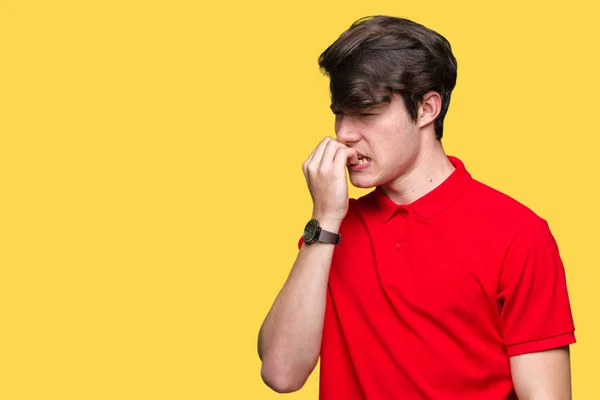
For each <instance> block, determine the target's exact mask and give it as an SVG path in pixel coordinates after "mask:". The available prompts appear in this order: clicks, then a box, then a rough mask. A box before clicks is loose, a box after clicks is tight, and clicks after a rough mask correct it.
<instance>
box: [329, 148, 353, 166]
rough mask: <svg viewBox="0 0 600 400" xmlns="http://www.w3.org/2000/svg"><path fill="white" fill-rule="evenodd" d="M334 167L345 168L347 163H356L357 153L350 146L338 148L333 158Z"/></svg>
mask: <svg viewBox="0 0 600 400" xmlns="http://www.w3.org/2000/svg"><path fill="white" fill-rule="evenodd" d="M333 164H334V166H335V168H336V169H337V168H340V169H345V168H346V166H347V165H348V164H351V165H357V164H358V153H357V152H356V150H354V149H353V148H351V147H346V148H342V149H339V150H338V152H337V153H336V154H335V158H334V159H333Z"/></svg>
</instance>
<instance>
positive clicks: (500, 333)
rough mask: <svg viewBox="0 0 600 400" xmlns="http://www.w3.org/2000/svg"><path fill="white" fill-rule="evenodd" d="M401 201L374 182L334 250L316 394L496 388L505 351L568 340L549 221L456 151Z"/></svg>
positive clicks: (414, 395)
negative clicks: (429, 185)
mask: <svg viewBox="0 0 600 400" xmlns="http://www.w3.org/2000/svg"><path fill="white" fill-rule="evenodd" d="M450 160H451V162H452V164H453V165H454V166H455V167H456V170H455V171H454V172H453V173H452V174H451V175H450V177H448V178H447V179H446V180H445V181H444V182H443V183H442V184H441V185H440V186H438V187H437V188H435V189H434V190H433V191H431V192H430V193H428V194H426V195H425V196H423V197H421V198H420V199H418V200H417V201H415V202H413V203H412V204H409V205H405V206H398V205H396V204H394V203H393V202H392V201H391V200H390V199H389V198H387V197H386V195H385V194H384V193H383V191H382V190H381V189H380V188H377V189H375V190H374V191H373V192H371V193H369V194H368V195H366V196H364V197H361V198H360V199H358V200H354V199H351V200H350V207H349V212H348V214H347V216H346V218H345V219H344V221H343V223H342V225H341V227H340V233H341V234H342V239H341V242H340V244H339V246H337V248H336V249H335V251H334V256H333V260H332V265H331V272H330V277H329V285H328V293H327V304H326V311H325V323H324V330H323V342H322V347H321V367H320V369H321V379H320V399H321V400H359V399H360V400H396V399H406V400H409V399H434V400H436V399H443V400H454V399H456V400H458V399H460V400H469V399H473V400H482V399H485V400H504V399H507V398H508V399H510V398H516V397H514V391H513V384H512V380H511V374H510V367H509V357H510V356H514V355H518V354H523V353H529V352H536V351H541V350H547V349H551V348H556V347H560V346H565V345H568V344H571V343H574V342H575V336H574V333H573V332H574V325H573V319H572V316H571V309H570V305H569V298H568V294H567V286H566V282H565V272H564V268H563V264H562V262H561V258H560V255H559V251H558V248H557V245H556V242H555V240H554V238H553V236H552V234H551V232H550V229H549V227H548V224H547V223H546V221H544V220H543V219H542V218H540V217H539V216H537V215H536V214H534V213H533V212H532V211H531V210H529V209H528V208H527V207H525V206H524V205H522V204H520V203H518V202H517V201H515V200H513V199H512V198H510V197H508V196H506V195H504V194H502V193H500V192H498V191H496V190H494V189H492V188H490V187H488V186H486V185H484V184H482V183H480V182H478V181H476V180H474V179H473V178H472V177H471V175H470V174H469V173H468V172H467V170H466V169H465V167H464V165H463V163H462V162H461V161H460V160H458V159H456V158H453V157H450Z"/></svg>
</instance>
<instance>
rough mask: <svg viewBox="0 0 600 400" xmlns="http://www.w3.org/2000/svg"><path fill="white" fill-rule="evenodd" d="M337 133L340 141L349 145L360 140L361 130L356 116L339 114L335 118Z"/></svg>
mask: <svg viewBox="0 0 600 400" xmlns="http://www.w3.org/2000/svg"><path fill="white" fill-rule="evenodd" d="M335 135H336V137H337V140H338V141H339V142H340V143H343V144H345V145H349V144H352V143H356V142H358V140H359V139H360V132H359V130H358V126H357V124H356V121H355V120H354V118H352V117H351V116H349V115H339V116H337V117H336V119H335Z"/></svg>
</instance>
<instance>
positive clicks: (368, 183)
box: [350, 174, 378, 189]
mask: <svg viewBox="0 0 600 400" xmlns="http://www.w3.org/2000/svg"><path fill="white" fill-rule="evenodd" d="M350 183H352V186H354V187H356V188H359V189H369V188H373V187H375V186H377V185H378V182H377V181H376V180H375V179H373V178H368V177H366V176H361V177H357V176H352V174H351V175H350Z"/></svg>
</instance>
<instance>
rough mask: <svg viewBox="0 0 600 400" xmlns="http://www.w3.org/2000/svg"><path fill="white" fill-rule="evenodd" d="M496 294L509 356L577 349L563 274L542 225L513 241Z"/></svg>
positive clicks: (527, 229) (553, 244)
mask: <svg viewBox="0 0 600 400" xmlns="http://www.w3.org/2000/svg"><path fill="white" fill-rule="evenodd" d="M499 289H500V290H499V298H498V301H499V303H500V304H501V306H502V309H501V321H502V330H503V335H504V342H505V344H506V348H507V351H508V355H509V356H515V355H519V354H525V353H533V352H538V351H543V350H549V349H552V348H557V347H562V346H566V345H569V344H572V343H575V335H574V331H575V327H574V323H573V317H572V313H571V306H570V301H569V295H568V292H567V283H566V276H565V270H564V266H563V263H562V260H561V257H560V254H559V251H558V246H557V244H556V241H555V239H554V237H553V235H552V233H551V232H550V228H549V226H548V224H547V222H546V221H545V220H543V219H541V218H539V219H536V220H535V221H532V222H530V223H528V224H527V225H526V226H524V227H523V228H522V229H521V231H520V232H519V233H518V234H517V236H516V237H515V238H514V240H513V242H512V243H511V245H510V247H509V249H508V252H507V254H506V257H505V260H504V264H503V266H502V272H501V276H500V288H499Z"/></svg>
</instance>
